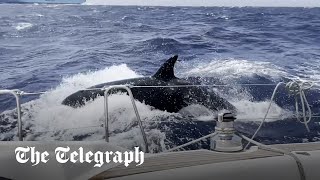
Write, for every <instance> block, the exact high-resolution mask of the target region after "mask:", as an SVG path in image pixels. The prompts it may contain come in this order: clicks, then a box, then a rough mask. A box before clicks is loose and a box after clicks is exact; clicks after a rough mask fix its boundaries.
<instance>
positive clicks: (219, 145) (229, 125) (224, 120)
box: [210, 112, 243, 152]
mask: <svg viewBox="0 0 320 180" xmlns="http://www.w3.org/2000/svg"><path fill="white" fill-rule="evenodd" d="M235 119H236V117H235V115H234V114H232V113H230V112H224V113H219V114H218V116H217V118H216V121H217V124H216V127H215V133H216V135H215V136H213V137H211V138H210V148H211V150H214V151H221V152H235V151H241V150H242V149H243V145H242V138H241V137H239V136H238V135H236V134H235V133H236V130H235V128H234V121H235Z"/></svg>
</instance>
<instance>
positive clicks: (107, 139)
mask: <svg viewBox="0 0 320 180" xmlns="http://www.w3.org/2000/svg"><path fill="white" fill-rule="evenodd" d="M111 89H124V90H126V91H127V92H128V94H129V97H130V99H131V103H132V106H133V109H134V112H135V114H136V117H137V121H138V124H139V127H140V131H141V134H142V137H143V141H144V145H145V152H146V153H148V152H149V148H148V141H147V136H146V134H145V132H144V129H143V126H142V121H141V118H140V115H139V112H138V109H137V105H136V103H135V101H134V97H133V94H132V91H131V89H130V88H129V87H128V86H125V85H115V86H109V87H106V88H105V89H104V90H105V91H104V102H105V103H104V117H105V121H104V128H105V140H106V142H109V110H108V97H109V91H110V90H111Z"/></svg>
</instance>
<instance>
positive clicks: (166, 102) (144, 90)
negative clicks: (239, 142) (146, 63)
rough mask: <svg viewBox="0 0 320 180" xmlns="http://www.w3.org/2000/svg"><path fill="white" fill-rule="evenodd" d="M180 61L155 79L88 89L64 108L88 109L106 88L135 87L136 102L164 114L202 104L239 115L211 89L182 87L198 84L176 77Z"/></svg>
mask: <svg viewBox="0 0 320 180" xmlns="http://www.w3.org/2000/svg"><path fill="white" fill-rule="evenodd" d="M177 60H178V56H177V55H175V56H173V57H171V58H170V59H168V60H167V61H166V62H165V63H164V64H163V65H162V66H161V67H160V68H159V70H158V71H157V72H156V73H155V74H154V75H153V76H150V77H141V78H132V79H124V80H119V81H113V82H107V83H103V84H98V85H95V86H92V87H89V88H88V89H94V90H80V91H78V92H75V93H73V94H71V95H69V96H68V97H67V98H65V99H64V100H63V101H62V104H63V105H67V106H71V107H74V108H77V107H81V106H83V105H85V103H86V102H87V101H90V100H94V99H95V98H97V97H98V96H104V91H103V90H100V89H97V88H103V87H106V86H111V85H131V86H132V87H131V91H132V94H133V96H134V98H135V99H136V100H138V101H140V102H144V103H145V104H147V105H150V106H152V107H154V108H156V109H159V110H163V111H168V112H178V111H179V110H181V109H182V108H184V107H186V106H188V105H191V104H200V105H203V106H205V107H206V108H208V109H210V110H213V111H217V110H229V111H232V112H235V111H236V108H235V107H234V106H233V105H232V104H231V103H229V102H228V101H227V100H225V99H224V98H222V97H220V96H218V95H217V94H216V93H214V92H212V91H209V89H208V88H206V87H201V86H187V87H181V85H194V84H193V83H192V82H190V81H187V80H185V79H180V78H177V77H176V76H175V74H174V65H175V63H176V61H177ZM134 86H139V87H134ZM141 86H153V87H141ZM154 86H160V87H154ZM165 86H171V87H165ZM172 86H179V87H172ZM119 91H120V92H121V91H122V90H116V91H112V92H111V93H117V92H119Z"/></svg>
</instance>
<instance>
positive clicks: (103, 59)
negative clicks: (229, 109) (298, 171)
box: [0, 4, 320, 152]
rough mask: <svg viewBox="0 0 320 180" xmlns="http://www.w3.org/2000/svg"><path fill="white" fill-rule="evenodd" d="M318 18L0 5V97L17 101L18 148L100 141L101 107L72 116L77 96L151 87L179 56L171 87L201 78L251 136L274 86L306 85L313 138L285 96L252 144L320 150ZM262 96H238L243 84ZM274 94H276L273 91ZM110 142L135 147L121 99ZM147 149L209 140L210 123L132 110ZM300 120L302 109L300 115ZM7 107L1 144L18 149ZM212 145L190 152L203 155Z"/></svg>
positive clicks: (193, 112)
mask: <svg viewBox="0 0 320 180" xmlns="http://www.w3.org/2000/svg"><path fill="white" fill-rule="evenodd" d="M319 32H320V8H252V7H243V8H236V7H234V8H231V7H230V8H227V7H138V6H128V7H126V6H95V5H36V4H35V5H15V4H10V5H8V4H0V89H20V90H23V91H25V92H44V94H41V95H29V96H23V97H22V103H23V104H22V112H23V129H24V138H25V139H26V140H58V141H66V140H80V141H94V140H97V141H103V139H104V128H103V127H102V126H101V124H103V99H102V98H98V99H97V100H96V101H94V102H92V103H89V104H88V105H86V106H85V107H83V108H79V109H73V108H71V107H68V106H63V105H61V102H62V100H63V99H64V98H65V97H67V96H68V95H70V94H71V93H73V92H76V91H78V90H80V89H84V88H87V87H90V86H93V85H96V84H99V83H104V82H109V81H114V80H120V79H126V78H134V77H142V76H150V75H152V74H153V73H155V71H156V70H157V69H158V68H159V67H160V66H161V64H162V63H163V62H165V60H166V59H168V58H169V57H171V56H173V55H176V54H177V55H179V59H180V62H178V64H177V65H176V67H175V72H176V75H177V76H178V77H200V79H201V80H203V81H202V82H203V84H215V83H217V82H218V84H224V85H227V86H224V87H209V88H211V89H213V90H214V91H216V92H217V93H218V94H220V95H221V96H222V97H225V98H226V99H227V100H228V101H230V102H231V103H232V104H233V105H235V106H236V107H237V109H238V114H237V118H238V119H237V120H236V128H237V130H238V131H240V132H241V133H243V134H245V135H247V136H251V135H252V134H253V133H254V131H255V130H256V128H257V127H258V125H259V123H260V122H261V120H262V118H263V117H264V115H265V113H266V110H267V108H268V105H269V103H270V98H271V95H272V92H273V90H274V88H275V85H276V84H277V83H278V82H288V81H290V80H303V81H308V82H312V83H313V84H314V86H313V87H312V88H311V89H309V90H307V91H306V92H305V93H306V96H307V99H308V101H309V104H310V107H311V110H312V115H313V116H315V117H314V118H312V120H311V122H310V123H309V126H310V129H311V132H307V130H306V128H305V126H304V124H302V123H300V122H298V121H297V119H296V118H295V116H294V114H295V109H294V97H293V96H289V95H288V92H287V91H286V89H285V87H284V86H280V88H279V91H278V92H277V94H276V96H275V100H274V102H273V103H272V106H271V110H270V113H269V115H268V119H267V122H266V123H265V124H264V126H263V127H262V129H261V131H260V132H259V133H258V136H257V138H256V140H257V141H259V142H262V143H265V144H275V143H299V142H315V141H320V125H319V122H320V120H319V118H317V117H316V116H319V115H320V90H319V84H320V35H319ZM248 83H250V84H269V85H262V86H258V85H252V86H247V85H241V84H248ZM270 84H272V85H270ZM110 103H111V105H110V112H111V115H110V116H111V133H110V136H111V142H114V143H116V144H118V145H121V146H125V147H128V148H131V147H133V146H140V145H141V144H142V143H141V142H142V137H141V135H140V131H139V128H138V126H137V123H136V122H135V116H134V111H133V110H132V107H131V104H130V100H129V98H128V96H126V95H121V94H117V95H113V96H111V98H110ZM137 105H138V109H139V112H140V115H141V118H142V120H143V124H144V127H145V131H146V133H147V136H148V141H149V145H150V147H151V150H152V151H153V152H159V151H163V150H165V149H168V148H170V147H174V146H177V145H180V144H182V143H185V142H188V141H190V140H193V139H196V138H199V137H202V136H204V135H207V134H209V133H212V132H213V131H214V126H215V123H214V122H213V121H212V120H213V119H214V117H215V115H216V113H217V112H212V111H210V110H208V109H204V108H203V107H200V106H198V105H191V106H189V107H186V108H185V109H183V110H182V111H181V112H178V113H169V112H164V111H160V110H157V109H154V108H152V107H150V106H148V105H145V104H144V103H143V102H137ZM300 111H301V105H300ZM16 120H17V114H16V111H15V100H14V98H13V97H12V96H10V95H0V140H2V141H9V140H17V139H18V138H17V121H16ZM208 144H209V142H208V141H204V142H201V143H198V144H196V145H193V146H190V147H189V148H190V149H196V148H207V147H208V146H209V145H208Z"/></svg>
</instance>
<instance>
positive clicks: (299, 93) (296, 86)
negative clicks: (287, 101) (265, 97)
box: [245, 81, 314, 149]
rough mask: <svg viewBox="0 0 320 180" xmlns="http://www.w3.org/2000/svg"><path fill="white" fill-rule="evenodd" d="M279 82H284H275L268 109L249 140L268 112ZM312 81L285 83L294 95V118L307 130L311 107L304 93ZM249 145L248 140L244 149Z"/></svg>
mask: <svg viewBox="0 0 320 180" xmlns="http://www.w3.org/2000/svg"><path fill="white" fill-rule="evenodd" d="M281 84H284V83H283V82H280V83H278V84H277V86H276V87H275V88H274V90H273V93H272V96H271V99H270V103H269V106H268V109H267V112H266V114H265V116H264V118H263V120H262V122H261V124H260V125H259V127H258V129H257V130H256V131H255V133H254V134H253V136H252V137H251V140H253V139H254V138H255V137H256V135H257V133H258V132H259V131H260V129H261V127H262V125H263V124H264V122H265V120H266V118H267V116H268V114H269V111H270V108H271V104H272V101H273V99H274V97H275V94H276V92H277V90H278V88H279V87H280V85H281ZM313 85H314V84H313V83H309V82H302V81H291V82H288V83H287V84H286V88H287V89H288V91H289V93H291V94H293V95H294V96H295V108H296V118H297V120H298V121H299V122H301V123H303V124H304V125H305V126H306V129H307V131H308V132H310V128H309V126H308V123H309V122H310V121H311V119H312V112H311V108H310V105H309V103H308V100H307V98H306V95H305V93H304V91H305V90H308V89H310V88H312V87H313ZM298 97H300V100H301V105H302V117H303V121H302V120H300V116H299V106H298ZM305 106H307V108H308V112H309V114H308V117H309V118H308V120H307V115H306V110H305ZM249 145H250V141H249V143H248V144H247V145H246V146H245V149H247V148H248V146H249Z"/></svg>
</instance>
